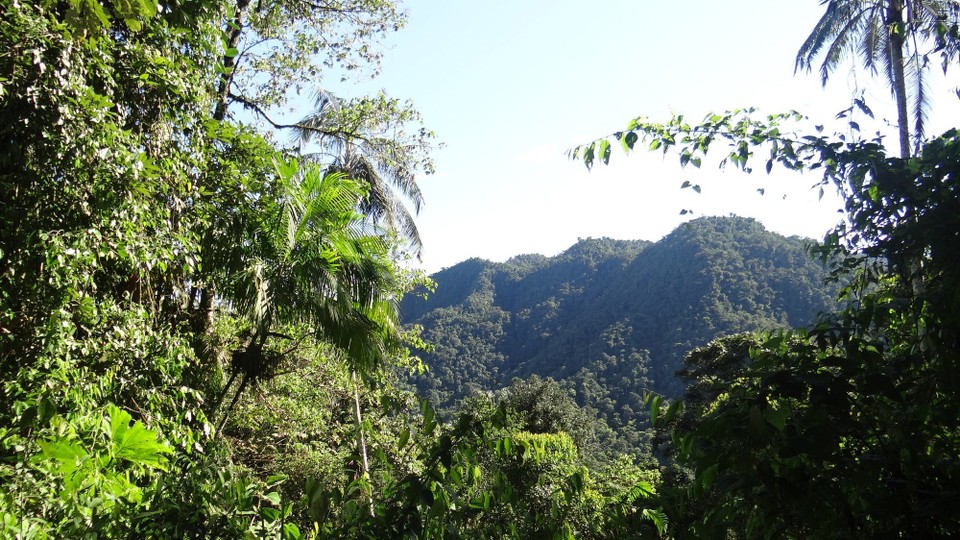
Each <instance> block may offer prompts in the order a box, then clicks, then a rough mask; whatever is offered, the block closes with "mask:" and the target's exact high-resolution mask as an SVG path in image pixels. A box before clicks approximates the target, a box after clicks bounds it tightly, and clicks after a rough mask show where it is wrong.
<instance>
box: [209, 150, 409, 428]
mask: <svg viewBox="0 0 960 540" xmlns="http://www.w3.org/2000/svg"><path fill="white" fill-rule="evenodd" d="M278 172H279V174H278V179H279V181H278V186H277V188H276V198H275V200H273V201H271V202H269V203H267V204H264V205H263V206H262V207H261V208H260V210H259V212H258V213H257V214H256V216H253V215H252V214H251V215H250V216H249V217H248V219H255V220H256V224H255V226H254V227H252V228H250V229H248V230H250V231H251V232H250V233H249V234H247V235H246V236H247V238H246V239H245V241H244V242H242V244H243V245H242V248H241V249H242V250H243V251H244V253H243V254H241V255H239V256H238V257H236V258H235V259H234V261H235V264H233V265H232V266H231V268H229V270H228V273H227V275H226V278H225V279H224V280H223V281H224V284H223V285H222V286H221V287H219V290H220V293H221V296H222V299H223V301H224V302H225V303H226V304H228V305H229V306H230V307H231V308H232V309H233V310H235V311H236V312H237V313H239V314H242V315H245V316H246V317H247V318H248V319H249V320H250V321H251V323H252V329H251V331H250V335H249V337H248V338H247V340H246V344H245V346H244V347H243V348H242V349H238V350H236V351H234V352H233V360H232V367H233V373H232V376H231V379H230V381H229V382H228V383H227V385H226V386H225V387H224V392H226V391H227V390H228V389H229V388H230V387H231V386H232V385H233V382H234V380H235V379H236V378H237V377H240V385H239V387H238V388H237V390H236V392H235V394H234V398H233V401H232V402H231V404H230V405H229V406H228V407H227V408H226V412H225V413H224V414H223V420H222V421H221V425H222V424H223V422H224V421H225V420H226V416H227V413H228V412H229V411H230V410H231V409H232V408H233V406H234V405H235V403H236V401H237V399H239V396H240V395H241V393H242V392H243V390H244V389H245V388H247V387H248V385H250V384H256V383H257V382H258V381H261V380H264V379H267V378H269V377H270V376H272V375H273V373H274V372H275V370H276V369H277V367H278V366H279V365H280V362H281V360H282V359H283V356H285V354H287V353H289V352H291V351H287V352H286V353H284V352H277V350H276V348H268V347H266V344H267V341H268V340H269V339H271V338H286V336H283V335H281V334H280V333H278V332H277V331H276V329H277V328H278V327H279V326H281V325H289V324H302V325H306V326H308V327H309V328H311V331H310V334H311V335H312V337H314V338H316V339H318V340H321V341H328V342H331V343H332V344H334V345H336V346H337V347H338V348H339V349H341V350H342V351H344V352H345V353H346V355H347V358H348V359H349V361H350V362H351V366H352V369H353V370H355V371H359V372H361V373H371V372H373V370H374V369H375V367H376V366H377V364H378V362H379V361H380V360H381V359H382V358H384V357H385V356H386V355H387V354H389V352H390V351H391V349H392V347H394V346H395V345H396V344H397V343H398V340H399V333H400V331H399V324H398V322H397V318H398V317H397V305H396V301H395V290H396V282H395V274H394V269H393V266H392V263H391V261H390V257H389V252H390V249H389V246H388V243H387V241H386V240H385V238H384V236H383V235H378V234H368V233H369V232H370V231H369V225H368V224H363V223H362V220H363V216H361V215H360V214H358V213H357V212H356V210H355V209H356V207H357V206H358V205H359V204H360V201H361V200H362V199H363V197H364V195H365V193H366V190H365V187H364V186H363V185H362V184H360V183H359V182H356V181H353V180H350V179H348V178H346V176H345V175H343V174H341V173H326V174H321V172H320V171H319V170H318V169H317V168H316V167H307V168H306V170H305V171H302V172H300V171H297V166H296V164H295V162H290V163H287V164H281V165H280V166H279V167H278ZM223 397H224V396H222V395H221V396H220V398H219V399H218V400H217V401H218V402H219V401H222V398H223Z"/></svg>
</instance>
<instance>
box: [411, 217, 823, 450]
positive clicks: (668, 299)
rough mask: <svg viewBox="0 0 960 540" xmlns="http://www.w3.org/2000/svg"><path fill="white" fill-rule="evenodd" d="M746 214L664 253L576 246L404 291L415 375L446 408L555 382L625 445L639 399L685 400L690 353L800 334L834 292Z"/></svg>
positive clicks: (659, 247)
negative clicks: (417, 351) (416, 342)
mask: <svg viewBox="0 0 960 540" xmlns="http://www.w3.org/2000/svg"><path fill="white" fill-rule="evenodd" d="M813 246H814V242H812V241H810V240H803V239H800V238H784V237H782V236H780V235H777V234H774V233H771V232H768V231H766V230H764V228H763V226H762V225H760V224H759V223H758V222H756V221H754V220H752V219H748V218H738V217H715V218H700V219H697V220H694V221H691V222H689V223H687V224H685V225H683V226H681V227H680V228H678V229H677V230H676V231H674V232H673V233H672V234H670V235H667V236H666V237H665V238H663V239H662V240H660V241H659V242H657V243H653V244H651V243H649V242H644V241H632V242H631V241H618V240H611V239H607V238H602V239H582V240H581V241H580V242H578V243H577V244H576V245H574V246H572V247H570V248H569V249H568V250H566V251H564V252H563V253H561V254H560V255H557V256H555V257H551V258H546V257H536V256H521V257H516V258H513V259H510V260H508V261H507V262H505V263H491V262H487V261H482V260H470V261H465V262H463V263H461V264H459V265H456V266H453V267H450V268H447V269H445V270H443V271H441V272H439V273H437V274H434V275H433V276H431V277H432V278H433V280H434V281H435V282H436V284H437V291H436V292H435V293H433V294H430V295H428V296H427V298H422V297H420V296H417V295H409V296H407V297H406V298H405V299H404V302H403V304H402V306H401V312H402V315H403V320H404V322H406V323H408V324H418V325H421V326H422V327H423V334H422V335H423V337H424V338H425V339H426V340H427V341H429V342H430V343H431V344H432V345H433V349H432V350H431V352H429V353H428V354H426V355H424V356H423V359H424V362H425V363H426V364H427V366H428V367H429V368H430V369H429V370H428V371H427V372H426V373H422V374H419V375H416V376H414V377H411V380H412V382H413V384H414V386H415V387H416V388H417V390H418V391H419V392H420V393H421V394H423V395H424V396H425V397H427V398H429V399H430V400H431V402H433V403H435V404H437V405H438V406H441V407H451V406H452V405H454V404H456V403H457V402H458V401H460V400H462V399H464V398H465V397H468V396H470V395H471V394H472V393H476V392H484V391H491V390H496V389H498V388H500V387H503V386H507V385H508V384H509V383H510V381H511V380H512V379H513V378H514V377H521V378H523V377H527V376H530V375H532V374H536V375H539V376H541V377H550V378H553V379H555V380H557V381H561V382H562V383H563V384H564V386H566V387H567V388H568V389H569V391H570V392H571V393H572V394H574V395H575V396H576V399H577V401H578V403H580V405H581V406H585V407H589V408H590V409H592V410H595V411H597V413H598V415H599V416H600V417H601V418H603V419H604V420H605V421H606V422H607V423H608V424H609V425H610V426H611V427H613V428H614V429H615V430H616V431H617V432H619V433H620V434H621V435H624V436H628V432H629V437H630V438H632V439H634V440H636V439H637V436H638V435H637V433H635V431H636V430H639V429H641V428H643V427H644V426H645V424H646V422H645V420H644V415H645V410H646V407H644V405H643V395H644V393H645V392H648V391H653V392H658V393H660V394H664V395H669V396H671V397H678V396H679V395H681V394H682V393H683V389H684V386H683V384H682V382H681V381H680V380H679V379H677V378H675V377H674V373H675V372H676V371H677V370H679V369H680V367H681V364H682V361H683V358H684V356H685V355H686V354H687V352H689V351H690V350H691V349H692V348H695V347H699V346H702V345H705V344H706V343H707V342H708V341H710V340H711V339H713V338H716V337H719V336H722V335H729V334H734V333H739V332H748V331H760V330H767V331H769V330H775V329H786V328H791V327H804V326H807V325H809V324H810V323H812V322H813V321H814V319H815V317H816V316H817V314H818V313H826V312H830V311H835V310H836V309H837V307H838V304H837V302H836V300H835V298H836V292H837V288H836V286H834V285H829V284H827V283H825V280H826V278H827V271H826V268H825V267H824V266H822V265H821V264H819V263H817V262H816V261H815V260H813V259H812V258H811V257H810V256H809V255H808V250H809V249H810V248H812V247H813Z"/></svg>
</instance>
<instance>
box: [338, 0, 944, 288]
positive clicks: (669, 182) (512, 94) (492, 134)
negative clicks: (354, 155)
mask: <svg viewBox="0 0 960 540" xmlns="http://www.w3.org/2000/svg"><path fill="white" fill-rule="evenodd" d="M405 5H406V8H407V10H408V13H409V22H408V25H407V27H406V28H404V29H402V30H401V31H400V32H399V33H397V34H396V35H394V36H391V37H390V38H389V40H388V41H387V43H386V44H387V46H388V50H387V51H386V53H385V56H384V60H383V64H382V72H381V75H380V76H379V77H377V78H376V79H374V80H372V81H362V82H360V83H359V85H358V86H356V87H346V88H335V89H334V91H336V92H338V93H340V94H342V95H353V94H354V93H361V92H368V91H375V90H378V89H381V88H383V89H385V90H386V91H387V92H388V93H389V94H390V95H392V96H394V97H399V98H410V99H412V100H413V101H414V102H415V104H416V105H417V108H418V109H419V110H420V111H421V113H422V114H423V116H424V120H425V123H426V125H427V127H429V128H430V129H432V130H434V131H436V132H437V135H438V137H439V139H440V140H441V141H442V142H444V143H445V145H446V146H445V147H444V148H443V149H441V150H439V151H437V152H436V154H435V158H436V163H437V173H436V174H435V175H431V176H423V177H421V178H420V179H419V180H418V182H419V184H420V186H421V189H422V190H423V192H424V196H425V201H426V204H425V206H424V208H423V210H422V212H421V214H420V217H419V219H418V223H419V226H420V229H421V233H422V237H423V239H424V244H425V249H424V255H423V267H424V268H425V269H426V270H427V271H429V272H433V271H436V270H439V269H441V268H443V267H448V266H451V265H453V264H456V263H457V262H459V261H461V260H464V259H467V258H469V257H483V258H487V259H491V260H498V261H501V260H505V259H507V258H509V257H511V256H514V255H517V254H521V253H543V254H545V255H554V254H556V253H558V252H560V251H562V250H564V249H565V248H567V247H569V246H570V245H572V244H573V243H575V242H576V241H577V239H578V238H586V237H601V236H609V237H613V238H624V239H637V238H643V239H647V240H656V239H659V238H660V237H662V236H663V235H664V234H666V233H668V232H670V231H671V230H672V229H673V228H675V227H676V226H677V225H678V224H680V223H681V222H683V221H685V220H687V219H690V218H691V216H689V215H687V216H681V215H680V210H681V209H684V208H690V209H693V210H694V211H695V213H694V215H693V216H692V217H698V216H701V215H726V214H729V213H736V214H738V215H748V216H752V217H756V218H757V219H759V220H760V221H762V222H763V223H764V224H765V225H766V226H767V228H769V229H772V230H776V231H778V232H781V233H784V234H799V235H803V236H810V237H818V238H819V237H821V236H822V235H823V233H824V232H825V231H826V230H827V229H828V228H829V227H830V225H832V224H834V223H835V222H836V221H837V219H838V214H837V213H836V210H837V208H838V207H839V205H838V203H837V202H836V200H834V199H832V198H830V197H827V198H825V199H824V200H823V201H818V200H817V194H816V192H814V191H811V190H810V189H809V187H810V186H811V185H812V184H813V183H814V182H816V180H817V178H816V176H813V175H808V176H803V175H798V174H788V173H779V174H774V175H772V176H769V177H768V176H766V175H765V174H763V173H759V174H758V173H754V174H753V175H749V176H747V175H743V174H741V173H737V172H735V171H733V170H731V171H727V172H722V171H719V170H718V169H717V168H716V167H715V166H714V165H711V164H709V163H708V162H705V163H704V166H703V169H702V170H700V171H697V170H696V169H681V168H680V167H679V164H678V159H677V157H676V156H674V155H667V156H666V157H665V158H664V157H662V155H660V154H648V153H646V152H641V153H634V154H632V155H631V156H624V155H622V154H620V153H617V152H615V153H614V156H613V159H612V164H611V166H610V167H598V168H595V169H594V170H593V171H592V172H588V171H587V170H586V169H585V168H584V167H583V165H582V163H580V162H572V161H570V160H568V159H567V158H566V157H565V155H564V151H565V150H566V149H568V148H570V147H572V146H575V145H577V144H579V143H583V142H587V141H589V140H591V139H594V138H596V137H599V136H602V135H604V134H607V133H610V132H613V131H617V130H619V129H622V128H623V127H625V126H626V123H627V122H628V121H629V120H630V119H631V118H634V117H636V116H641V115H643V116H648V117H650V118H653V119H666V118H668V117H669V116H670V114H671V113H673V112H677V113H683V114H685V115H686V116H687V117H688V118H690V119H699V118H702V117H703V116H704V115H705V114H707V113H708V112H713V111H723V110H727V109H732V108H737V107H747V106H754V107H758V108H759V109H760V110H761V111H762V112H780V111H785V110H789V109H796V110H799V111H801V112H803V113H804V114H807V115H809V116H811V117H812V118H814V119H816V120H817V121H818V122H828V121H829V120H830V119H832V118H833V117H834V115H835V114H836V113H837V112H838V111H840V110H841V109H844V108H846V107H849V106H850V100H851V94H852V93H853V92H855V91H857V88H865V89H866V90H867V98H868V103H869V104H870V105H871V107H872V108H873V109H874V111H875V112H876V113H877V118H878V122H877V125H878V126H879V127H877V128H875V129H882V128H883V122H884V119H889V118H894V115H893V110H892V107H890V106H889V105H888V104H889V102H890V101H891V100H890V98H889V92H888V91H887V90H886V88H885V87H884V86H882V85H881V84H877V83H871V82H870V79H869V77H867V76H866V75H864V74H862V73H856V72H854V71H852V70H851V69H847V68H841V69H840V70H839V71H838V72H837V73H836V74H835V76H834V78H833V79H832V81H831V82H830V83H829V84H828V85H827V87H826V88H823V87H822V86H821V84H820V81H819V77H818V76H817V75H816V74H809V75H808V74H797V75H794V72H793V62H794V57H795V54H796V50H797V49H798V48H799V46H800V44H801V43H802V41H803V39H804V38H805V37H806V35H807V33H809V31H810V29H811V28H813V25H814V23H815V22H816V20H817V19H818V18H819V16H820V14H821V10H822V8H821V6H820V5H819V2H818V1H817V0H800V1H790V2H787V1H770V0H766V1H761V0H728V1H726V2H714V1H706V0H687V1H675V2H650V1H643V0H633V1H629V0H607V1H605V2H572V1H565V0H551V1H546V0H513V1H504V0H493V1H487V2H464V1H459V0H456V1H455V0H445V1H444V0H410V1H408V2H407V3H406V4H405ZM933 75H934V76H935V77H936V76H937V75H938V73H937V72H933ZM941 93H942V94H944V95H946V92H941ZM956 101H957V99H956V97H953V98H952V99H948V98H944V99H941V100H938V101H937V108H936V109H935V112H936V113H937V114H935V115H933V118H932V122H931V124H933V126H934V127H938V126H939V125H940V124H943V125H942V126H939V127H940V128H945V127H946V125H945V124H946V123H947V122H945V120H948V119H952V118H956ZM945 106H949V107H952V109H951V110H950V111H949V112H944V111H946V108H945ZM821 119H822V120H821ZM863 123H864V124H866V122H863ZM891 140H892V139H891ZM894 146H895V145H894ZM684 180H690V181H692V182H694V183H697V184H701V185H702V186H703V193H702V194H701V195H696V194H695V193H693V192H692V191H691V190H681V189H679V186H680V185H681V183H682V182H683V181H684ZM758 187H763V188H765V189H766V195H764V196H761V195H759V194H758V193H757V192H756V188H758ZM784 197H785V198H784Z"/></svg>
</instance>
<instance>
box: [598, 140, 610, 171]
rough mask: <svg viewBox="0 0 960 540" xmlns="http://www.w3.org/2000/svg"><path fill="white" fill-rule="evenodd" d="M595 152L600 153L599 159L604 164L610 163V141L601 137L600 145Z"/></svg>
mask: <svg viewBox="0 0 960 540" xmlns="http://www.w3.org/2000/svg"><path fill="white" fill-rule="evenodd" d="M597 153H598V154H599V155H600V161H602V162H603V164H604V165H609V164H610V141H608V140H606V139H603V140H602V141H600V146H599V148H598V152H597Z"/></svg>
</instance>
